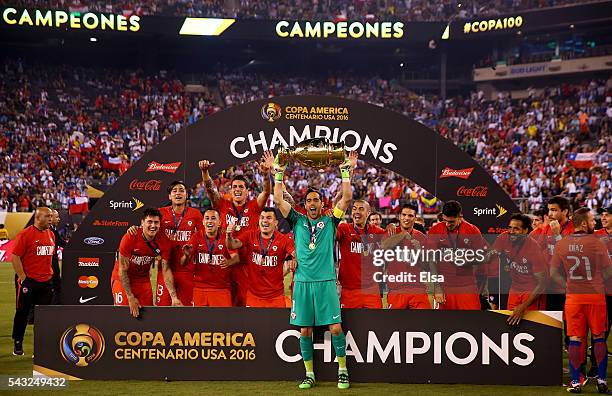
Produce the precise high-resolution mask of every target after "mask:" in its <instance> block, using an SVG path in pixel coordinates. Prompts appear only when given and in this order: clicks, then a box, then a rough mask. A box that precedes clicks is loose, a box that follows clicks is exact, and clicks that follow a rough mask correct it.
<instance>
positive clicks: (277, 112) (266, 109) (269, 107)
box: [261, 102, 281, 122]
mask: <svg viewBox="0 0 612 396" xmlns="http://www.w3.org/2000/svg"><path fill="white" fill-rule="evenodd" d="M261 117H262V118H263V119H264V120H266V121H268V122H274V121H276V120H278V119H279V118H280V117H281V107H280V106H279V105H277V104H276V103H272V102H270V103H266V104H265V105H263V106H262V108H261Z"/></svg>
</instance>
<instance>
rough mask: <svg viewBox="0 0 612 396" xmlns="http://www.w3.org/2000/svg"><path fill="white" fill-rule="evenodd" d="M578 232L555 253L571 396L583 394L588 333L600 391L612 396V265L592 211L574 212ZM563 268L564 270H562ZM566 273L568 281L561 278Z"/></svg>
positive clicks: (554, 268) (555, 277) (553, 267)
mask: <svg viewBox="0 0 612 396" xmlns="http://www.w3.org/2000/svg"><path fill="white" fill-rule="evenodd" d="M572 220H573V222H574V229H575V231H574V233H573V234H571V235H568V236H566V237H565V238H563V239H562V240H561V241H560V242H558V243H557V244H556V246H555V249H554V251H553V257H552V263H551V264H552V265H551V267H550V271H551V278H552V279H553V280H554V281H555V282H556V283H558V284H559V285H565V287H566V290H567V294H566V300H565V321H566V323H567V334H568V336H569V337H570V341H569V345H568V355H569V367H570V374H571V378H572V382H571V384H570V386H569V387H568V388H567V391H568V392H570V393H581V391H582V389H581V388H582V387H581V384H580V365H581V364H582V362H583V361H584V356H583V348H582V342H586V336H587V332H588V330H590V331H591V334H592V335H593V346H592V347H593V349H594V350H595V360H596V364H597V377H598V378H597V390H598V391H599V393H604V394H610V391H609V390H608V385H607V383H606V376H607V367H608V349H607V346H606V341H605V333H606V330H607V328H608V321H607V312H606V299H605V285H604V282H605V281H606V280H607V279H608V278H609V277H610V276H612V262H610V258H609V257H608V251H607V248H606V246H605V245H604V244H603V242H601V241H600V240H599V239H598V238H597V237H596V236H595V235H593V232H594V229H595V220H594V219H593V214H592V213H591V212H590V210H589V209H588V208H580V209H578V210H576V211H575V212H574V215H573V217H572ZM560 268H563V270H560ZM562 272H563V274H564V275H566V276H565V279H564V278H563V276H562V275H561V274H562Z"/></svg>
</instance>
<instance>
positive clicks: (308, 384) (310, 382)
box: [298, 376, 315, 389]
mask: <svg viewBox="0 0 612 396" xmlns="http://www.w3.org/2000/svg"><path fill="white" fill-rule="evenodd" d="M314 384H315V379H314V378H312V377H308V376H306V378H304V380H303V381H302V383H301V384H300V385H298V388H300V389H310V388H312V387H313V386H314Z"/></svg>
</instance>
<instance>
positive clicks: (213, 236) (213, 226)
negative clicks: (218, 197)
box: [180, 209, 239, 307]
mask: <svg viewBox="0 0 612 396" xmlns="http://www.w3.org/2000/svg"><path fill="white" fill-rule="evenodd" d="M203 224H204V232H202V231H198V232H196V233H194V234H193V235H192V236H191V239H190V241H189V243H187V244H185V245H184V246H183V256H182V257H181V260H180V261H181V264H183V265H184V264H185V263H186V262H187V261H189V262H193V263H194V264H195V275H194V280H193V285H194V288H193V305H194V306H195V307H231V306H232V295H231V293H230V270H229V268H227V267H228V266H230V265H233V264H235V263H237V262H238V261H239V257H238V253H237V252H235V251H231V250H228V247H227V243H226V240H225V235H223V233H222V232H221V230H220V229H219V227H220V224H221V219H220V215H219V211H218V210H216V209H208V210H207V211H206V212H204V223H203Z"/></svg>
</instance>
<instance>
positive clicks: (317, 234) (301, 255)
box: [266, 152, 357, 389]
mask: <svg viewBox="0 0 612 396" xmlns="http://www.w3.org/2000/svg"><path fill="white" fill-rule="evenodd" d="M270 157H271V156H269V155H267V158H266V161H268V163H269V162H270V161H271V158H270ZM356 162H357V153H355V152H351V154H350V159H349V160H346V161H345V162H344V163H343V164H342V165H341V166H340V171H341V174H342V198H341V199H340V201H339V202H338V203H337V204H336V207H335V208H334V210H333V213H332V216H327V215H322V214H321V207H322V203H321V194H320V193H319V192H318V191H316V190H311V191H309V192H308V193H307V194H306V202H305V207H306V215H302V214H299V213H298V212H296V211H295V210H294V209H292V208H291V205H290V204H289V203H288V202H287V201H285V200H284V199H283V184H284V171H285V168H286V166H287V164H286V163H280V158H279V156H278V155H277V157H276V159H275V160H274V168H275V175H274V182H275V183H274V203H275V204H276V206H277V207H278V209H279V210H280V212H281V213H282V215H283V216H285V217H287V219H288V221H289V224H291V227H292V229H293V233H294V239H295V251H296V256H297V261H298V266H297V269H296V272H295V284H294V289H293V300H292V306H291V320H290V322H291V324H293V325H296V326H300V327H301V337H300V351H301V353H302V358H303V360H304V366H305V368H306V378H304V380H303V381H302V383H301V384H300V388H302V389H307V388H311V387H312V386H313V385H314V384H315V375H314V369H313V353H314V348H313V342H312V330H313V327H314V326H325V325H327V326H329V330H330V332H331V333H332V344H333V346H334V348H335V350H336V356H337V357H338V365H339V370H338V388H341V389H346V388H348V387H349V377H348V371H347V369H346V338H345V336H344V332H343V331H342V326H341V325H340V322H341V319H340V300H339V298H338V293H337V291H336V271H335V267H334V243H335V240H336V232H337V227H338V224H339V223H340V221H341V220H342V218H343V217H344V212H345V211H346V209H348V207H349V204H350V201H351V196H352V189H351V176H350V171H351V169H352V168H354V166H355V164H356Z"/></svg>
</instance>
